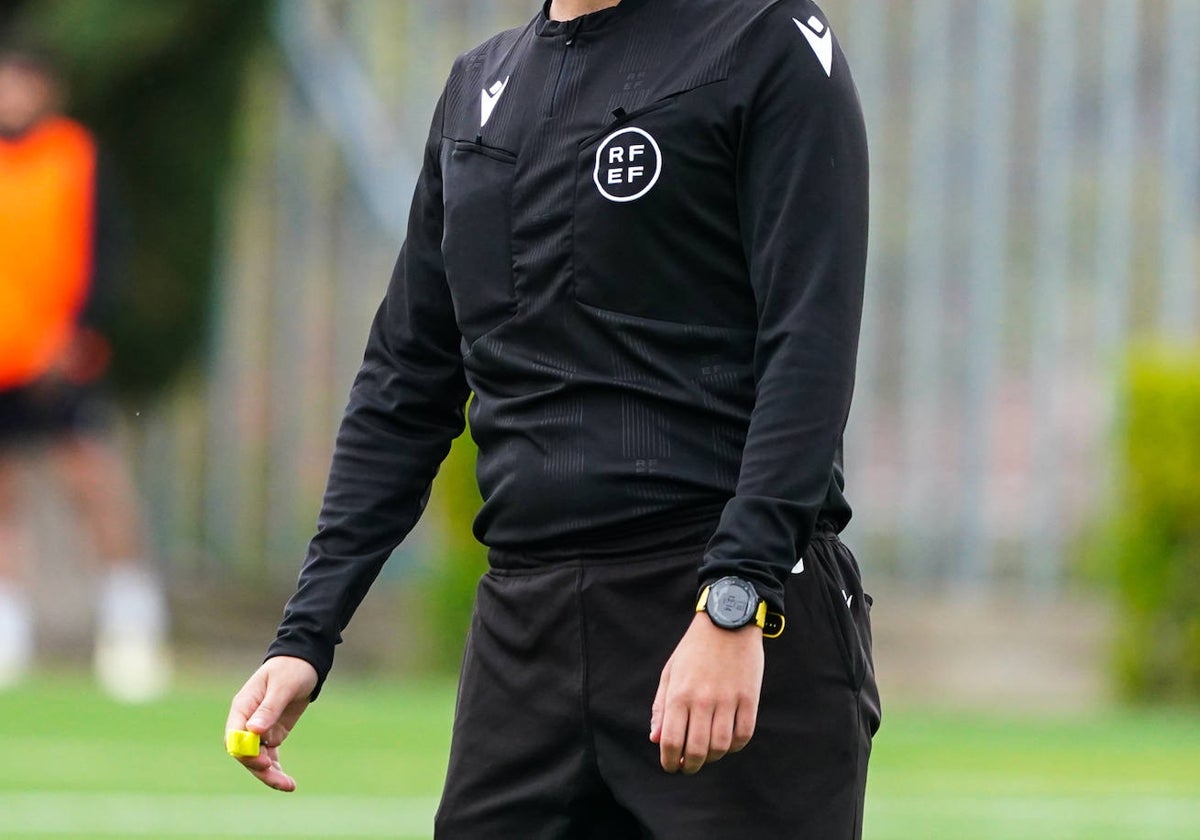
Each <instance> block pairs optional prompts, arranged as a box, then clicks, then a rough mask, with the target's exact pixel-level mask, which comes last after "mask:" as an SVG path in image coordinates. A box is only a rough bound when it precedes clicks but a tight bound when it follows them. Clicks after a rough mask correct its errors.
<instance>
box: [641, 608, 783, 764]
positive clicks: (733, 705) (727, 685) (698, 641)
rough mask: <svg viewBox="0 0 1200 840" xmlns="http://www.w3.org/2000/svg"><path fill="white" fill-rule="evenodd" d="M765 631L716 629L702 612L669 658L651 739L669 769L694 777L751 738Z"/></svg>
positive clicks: (653, 714)
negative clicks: (707, 765)
mask: <svg viewBox="0 0 1200 840" xmlns="http://www.w3.org/2000/svg"><path fill="white" fill-rule="evenodd" d="M762 679H763V643H762V630H761V629H759V628H758V627H757V626H755V625H753V624H751V625H749V626H747V627H743V628H741V629H740V630H724V629H722V628H720V627H717V626H716V625H715V624H713V623H712V621H711V620H710V619H709V617H708V616H707V615H705V614H704V613H697V614H696V617H695V618H694V619H693V620H692V624H691V626H690V627H689V628H688V631H687V633H685V634H684V636H683V639H682V640H681V641H680V642H679V645H678V646H677V647H676V648H675V652H674V653H672V654H671V658H670V659H668V660H667V664H666V666H665V667H664V668H663V671H662V677H661V678H660V679H659V682H658V692H657V694H655V696H654V706H653V708H652V710H651V718H650V740H651V741H652V742H653V743H655V744H658V745H659V759H660V761H661V762H662V766H663V769H664V770H666V771H667V772H668V773H676V772H678V771H680V770H682V771H683V772H684V773H686V774H688V775H691V774H693V773H696V772H699V770H700V768H701V767H703V766H704V765H705V764H711V763H712V762H714V761H717V760H719V759H721V758H722V757H724V756H725V755H726V754H727V753H731V752H737V751H738V750H740V749H742V748H743V747H745V746H746V744H748V743H749V742H750V736H752V735H753V734H754V726H755V723H756V721H757V718H758V698H759V694H760V693H761V691H762Z"/></svg>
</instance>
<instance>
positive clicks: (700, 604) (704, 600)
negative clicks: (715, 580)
mask: <svg viewBox="0 0 1200 840" xmlns="http://www.w3.org/2000/svg"><path fill="white" fill-rule="evenodd" d="M710 589H712V587H711V586H706V587H704V590H703V591H702V592H701V593H700V600H699V601H697V602H696V612H704V608H705V607H707V606H708V591H709V590H710Z"/></svg>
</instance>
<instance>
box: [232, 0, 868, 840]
mask: <svg viewBox="0 0 1200 840" xmlns="http://www.w3.org/2000/svg"><path fill="white" fill-rule="evenodd" d="M866 243H867V150H866V142H865V133H864V129H863V123H862V115H861V109H860V107H859V104H858V99H857V94H856V92H855V89H854V84H853V82H852V80H851V77H850V72H849V68H848V67H847V65H846V60H845V57H844V56H843V55H842V52H841V50H840V48H839V46H838V43H837V41H836V39H835V38H834V36H833V34H832V32H831V31H830V29H829V25H828V21H827V20H826V18H825V16H824V14H823V13H822V12H821V11H820V9H819V8H818V7H817V6H816V5H815V4H813V3H811V2H808V0H552V2H547V3H546V4H545V7H544V8H543V10H542V11H541V12H540V13H539V14H537V15H536V16H535V17H534V18H533V20H532V21H530V22H529V24H528V25H526V26H524V27H522V28H519V29H514V30H510V31H507V32H503V33H501V34H499V35H497V36H495V37H494V38H492V39H491V40H489V41H487V42H486V43H484V44H483V45H482V46H480V47H478V48H476V49H474V50H472V51H471V52H469V53H467V54H465V55H463V56H462V57H460V58H459V59H458V60H457V61H456V62H455V65H454V68H453V70H452V71H451V74H450V78H449V80H448V82H447V83H446V88H445V91H444V92H443V94H442V97H441V99H440V101H439V102H438V105H437V109H436V111H435V114H434V118H433V125H432V127H431V129H430V134H429V140H428V143H427V145H426V147H425V154H424V164H423V167H422V170H421V175H420V178H419V180H418V182H417V187H416V194H415V196H414V199H413V204H412V210H411V214H410V218H409V227H408V236H407V241H406V243H405V245H404V247H403V248H402V249H401V252H400V257H399V260H398V261H397V263H396V268H395V271H394V272H393V275H392V278H391V282H390V284H389V286H388V290H387V293H386V296H385V298H384V300H383V303H382V305H381V307H380V309H379V311H378V314H377V315H376V318H375V321H374V323H373V325H372V327H371V332H370V336H369V338H368V340H367V348H366V354H365V358H364V361H363V364H362V368H361V369H360V371H359V373H358V376H357V378H356V380H355V383H354V386H353V389H352V390H351V394H350V400H349V405H348V407H347V409H346V414H345V417H344V419H343V421H342V425H341V429H340V431H339V434H338V439H337V447H336V451H335V453H334V459H333V465H332V468H331V470H330V475H329V483H328V487H327V490H326V494H325V500H324V504H323V507H322V510H321V515H320V519H319V527H318V531H317V534H316V536H315V537H314V538H313V540H312V542H311V544H310V546H309V551H308V556H307V559H306V561H305V563H304V567H303V570H302V572H301V575H300V581H299V586H298V588H297V591H296V593H295V595H293V597H292V598H291V600H290V601H289V602H288V605H287V608H286V611H285V613H284V617H283V621H282V623H281V625H280V627H279V631H278V634H277V636H276V638H275V641H274V642H273V643H272V645H271V647H270V649H269V651H268V658H267V660H266V662H265V663H264V664H263V665H262V667H261V668H259V670H258V671H257V672H255V674H254V675H253V676H252V677H251V678H250V680H249V681H248V682H247V683H246V685H245V686H244V687H243V688H242V689H241V691H239V692H238V694H237V695H236V697H235V698H234V700H233V704H232V708H231V711H230V715H229V720H228V723H227V728H229V729H243V728H248V729H250V730H253V731H256V732H259V733H261V734H262V735H263V736H264V741H265V743H266V744H267V746H264V747H263V748H262V751H261V752H260V754H259V755H258V756H257V757H254V758H248V759H243V763H244V764H245V765H246V767H247V768H248V769H249V770H250V771H251V772H252V773H253V774H254V775H255V776H257V777H258V778H259V779H261V780H262V781H263V782H265V783H266V784H268V785H270V786H272V787H274V788H277V789H280V790H292V789H294V787H295V782H294V781H293V779H292V778H291V777H289V776H288V775H286V774H285V773H284V772H283V770H282V768H281V767H280V764H279V754H278V747H279V744H280V743H281V742H282V741H283V740H284V738H285V737H286V736H287V734H288V732H289V731H290V730H291V729H292V727H293V726H294V725H295V723H296V721H297V719H298V718H299V716H300V715H301V713H302V712H303V711H304V710H305V708H306V707H307V706H308V704H309V703H310V702H311V701H312V700H313V699H315V698H316V696H317V694H318V692H319V691H320V689H321V685H322V683H323V682H324V680H325V677H326V675H327V674H328V672H329V670H330V667H331V666H332V663H333V652H334V647H335V645H336V644H337V643H338V642H339V641H340V633H341V631H342V630H343V629H344V628H345V627H346V625H347V623H348V622H349V621H350V618H351V615H352V614H353V613H354V610H355V608H356V607H357V606H358V604H359V602H360V601H361V600H362V598H363V596H364V595H365V594H366V592H367V590H368V588H369V587H370V585H371V583H372V582H373V581H374V579H375V577H376V575H377V574H378V572H379V569H380V567H381V565H382V564H383V562H384V560H385V559H386V558H387V556H388V555H389V553H390V552H391V551H392V549H393V548H394V547H395V546H396V545H397V544H398V543H399V542H400V541H401V540H402V539H403V538H404V537H405V535H406V534H407V533H408V532H409V530H410V529H411V528H412V526H413V524H414V523H415V522H416V520H417V518H418V517H419V516H420V514H421V511H422V508H423V506H424V503H425V499H426V497H427V494H428V490H429V486H430V482H431V481H432V480H433V477H434V474H435V473H436V471H437V468H438V465H439V464H440V463H441V461H442V459H443V458H444V457H445V456H446V453H447V451H448V449H449V446H450V442H451V441H452V440H453V439H454V438H455V437H456V436H457V435H459V434H460V433H461V432H462V431H463V428H464V422H465V419H466V418H465V414H464V406H465V405H466V404H467V398H468V395H470V394H474V399H472V400H471V401H470V409H469V412H470V426H471V433H472V435H473V436H474V438H475V440H476V441H477V443H478V445H479V463H478V479H479V485H480V489H481V491H482V494H483V499H484V504H483V507H482V509H481V510H480V512H479V515H478V517H477V519H476V520H475V526H474V527H475V534H476V536H477V537H478V538H479V539H480V541H482V542H483V543H484V544H485V545H487V546H488V547H489V549H490V550H489V555H488V556H489V563H490V570H489V571H488V573H487V574H486V575H485V576H484V578H483V579H482V581H481V582H480V585H479V590H478V593H477V599H476V605H475V612H474V616H473V619H472V624H471V629H470V637H469V643H468V645H467V650H466V654H465V660H464V663H463V670H462V677H461V685H460V688H459V699H458V704H457V709H456V713H455V722H454V733H453V741H452V745H451V753H450V764H449V770H448V774H447V778H446V782H445V789H444V792H443V797H442V802H441V806H440V808H439V811H438V816H437V820H436V833H435V836H436V837H438V838H444V840H451V839H452V838H470V839H471V840H477V839H482V838H489V839H490V838H513V839H514V840H542V838H545V840H551V838H555V839H557V838H564V839H565V838H605V840H608V839H609V838H618V840H619V839H620V838H662V839H663V840H675V838H685V837H693V836H695V837H706V838H723V839H724V840H745V838H746V837H750V836H754V835H757V834H760V833H761V834H762V835H763V836H766V837H772V838H796V840H800V838H811V839H812V840H830V839H831V838H854V837H859V836H860V835H861V824H862V807H863V792H864V788H865V783H866V770H867V760H868V757H869V754H870V749H871V738H872V735H873V734H874V732H875V730H876V728H877V727H878V724H879V699H878V693H877V691H876V687H875V679H874V669H873V666H872V662H871V641H870V622H869V616H868V610H869V606H870V597H869V596H868V595H866V594H865V593H864V591H863V588H862V582H861V578H860V575H859V570H858V567H857V564H856V562H855V560H854V558H853V556H852V555H851V554H850V552H849V551H848V550H847V549H846V547H845V546H844V545H843V544H842V543H841V542H840V541H839V540H838V537H837V534H838V532H840V531H841V530H842V529H843V528H844V527H845V525H846V523H847V522H848V520H849V519H850V508H849V506H848V504H847V502H846V498H845V496H844V493H843V487H844V480H843V470H842V434H843V430H844V428H845V424H846V418H847V414H848V412H849V408H850V398H851V392H852V390H853V384H854V364H855V354H856V349H857V344H858V332H859V321H860V316H861V310H862V298H863V275H864V268H865V259H866ZM752 736H753V738H752Z"/></svg>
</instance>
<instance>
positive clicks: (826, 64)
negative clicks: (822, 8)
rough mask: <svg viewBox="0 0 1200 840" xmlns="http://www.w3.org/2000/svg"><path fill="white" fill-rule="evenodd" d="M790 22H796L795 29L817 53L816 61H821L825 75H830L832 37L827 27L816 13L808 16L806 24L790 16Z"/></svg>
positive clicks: (831, 69) (831, 71)
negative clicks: (802, 34) (818, 18)
mask: <svg viewBox="0 0 1200 840" xmlns="http://www.w3.org/2000/svg"><path fill="white" fill-rule="evenodd" d="M792 22H793V23H795V24H796V28H797V29H799V30H800V31H801V32H802V33H804V37H805V38H806V39H807V40H808V45H809V46H810V47H812V49H813V52H815V53H816V54H817V61H819V62H821V67H822V68H823V69H824V70H825V75H826V76H832V75H833V38H832V37H830V32H829V27H828V26H826V25H825V24H823V23H821V21H819V20H817V16H816V15H813V16H812V17H810V18H809V19H808V23H806V24H805V23H801V22H800V21H798V20H796V19H795V18H792Z"/></svg>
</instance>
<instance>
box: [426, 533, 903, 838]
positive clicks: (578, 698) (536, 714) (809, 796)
mask: <svg viewBox="0 0 1200 840" xmlns="http://www.w3.org/2000/svg"><path fill="white" fill-rule="evenodd" d="M702 551H703V548H702V547H698V546H697V547H692V548H688V549H686V550H681V549H674V550H671V551H668V552H659V553H657V554H650V555H643V556H637V557H625V558H608V559H603V560H597V559H588V560H570V559H568V560H565V561H562V560H560V561H557V562H555V563H553V564H546V563H538V562H533V561H531V560H530V558H528V557H527V556H524V555H520V554H515V553H510V552H497V551H493V552H492V553H491V555H490V560H491V565H492V570H491V571H489V572H488V573H487V574H486V575H485V576H484V578H483V579H482V581H481V582H480V585H479V590H478V595H477V600H476V604H475V613H474V616H473V619H472V623H471V631H470V638H469V641H468V645H467V650H466V654H465V658H464V662H463V669H462V676H461V683H460V687H459V695H458V703H457V708H456V711H455V720H454V734H453V742H452V745H451V750H450V765H449V770H448V773H447V778H446V784H445V789H444V791H443V794H442V802H441V806H440V807H439V809H438V815H437V819H436V829H435V834H434V836H435V838H437V840H584V839H585V838H587V840H627V839H628V840H650V839H651V838H653V840H684V839H685V838H695V837H703V838H705V840H746V838H749V837H757V836H761V837H769V838H771V840H857V838H860V837H861V835H862V812H863V796H864V790H865V787H866V776H867V760H868V758H869V756H870V752H871V739H872V736H873V735H874V733H875V731H876V729H877V728H878V726H879V719H880V706H879V694H878V690H877V687H876V684H875V674H874V666H873V663H872V659H871V630H870V616H869V612H870V603H871V601H870V597H869V596H867V595H866V594H865V593H864V592H863V589H862V583H861V577H860V573H859V569H858V564H857V563H856V562H855V559H854V557H853V555H852V554H851V553H850V551H849V550H848V549H847V548H846V547H845V546H844V545H843V544H842V543H841V542H840V541H839V540H838V539H837V537H836V536H834V535H833V534H832V533H823V534H820V535H819V536H818V537H817V538H816V539H815V540H814V541H813V543H812V544H811V546H810V548H809V550H808V552H807V553H806V555H805V558H804V566H805V567H804V570H803V571H802V572H800V573H794V574H792V575H791V578H790V580H789V581H788V584H787V594H786V598H787V628H786V630H785V632H784V633H783V635H782V636H781V637H779V638H778V639H768V640H765V641H764V645H765V654H766V666H765V673H764V679H763V692H762V700H761V704H760V707H759V716H758V726H757V730H756V732H755V735H754V738H753V739H752V740H751V742H750V744H749V745H748V746H747V747H746V749H744V750H743V751H742V752H740V753H737V754H734V755H728V756H726V757H725V758H723V759H722V760H721V761H719V762H717V763H716V764H713V765H711V766H707V767H704V768H703V769H702V770H701V771H700V772H699V773H698V774H697V775H695V776H684V775H683V774H675V775H670V774H667V773H665V772H663V770H662V768H661V767H660V766H659V763H658V758H659V753H658V747H656V746H655V745H654V744H651V743H650V741H649V739H648V735H649V730H650V706H651V702H652V700H653V698H654V693H655V689H656V688H657V685H658V679H659V674H660V672H661V670H662V667H663V664H664V663H665V662H666V661H667V658H668V657H669V656H670V654H671V652H672V650H673V649H674V648H675V645H676V644H677V643H678V642H679V640H680V639H681V638H682V636H683V633H684V631H685V630H686V629H687V627H688V624H689V623H690V622H691V620H692V616H693V615H694V606H695V598H696V569H697V565H698V563H699V559H700V555H701V553H702Z"/></svg>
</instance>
